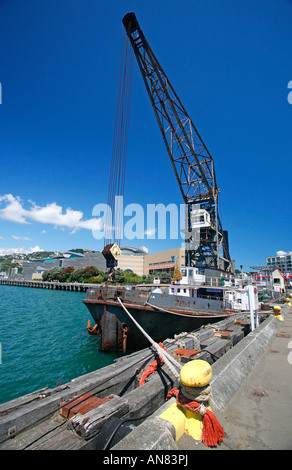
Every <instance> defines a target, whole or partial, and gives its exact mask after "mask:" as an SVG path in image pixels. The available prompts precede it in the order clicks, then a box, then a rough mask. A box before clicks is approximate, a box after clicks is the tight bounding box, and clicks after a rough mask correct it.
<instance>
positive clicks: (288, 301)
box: [286, 297, 292, 307]
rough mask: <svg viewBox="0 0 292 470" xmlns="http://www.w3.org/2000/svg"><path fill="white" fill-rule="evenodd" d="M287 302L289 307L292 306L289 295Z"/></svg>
mask: <svg viewBox="0 0 292 470" xmlns="http://www.w3.org/2000/svg"><path fill="white" fill-rule="evenodd" d="M286 304H288V305H289V307H292V305H291V303H290V298H289V297H287V299H286Z"/></svg>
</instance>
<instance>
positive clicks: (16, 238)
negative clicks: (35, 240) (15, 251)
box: [11, 235, 31, 240]
mask: <svg viewBox="0 0 292 470" xmlns="http://www.w3.org/2000/svg"><path fill="white" fill-rule="evenodd" d="M11 237H12V238H14V240H31V238H29V237H21V236H18V235H11Z"/></svg>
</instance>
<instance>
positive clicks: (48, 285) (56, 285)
mask: <svg viewBox="0 0 292 470" xmlns="http://www.w3.org/2000/svg"><path fill="white" fill-rule="evenodd" d="M0 285H6V286H20V287H34V288H36V289H54V290H69V291H73V292H86V291H87V289H88V288H90V287H98V285H99V284H89V283H81V282H57V281H29V280H28V281H22V280H16V279H0Z"/></svg>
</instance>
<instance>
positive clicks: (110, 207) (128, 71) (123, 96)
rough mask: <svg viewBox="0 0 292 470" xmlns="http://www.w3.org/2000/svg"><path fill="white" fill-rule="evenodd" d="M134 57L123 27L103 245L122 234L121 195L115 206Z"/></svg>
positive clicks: (123, 165) (121, 187) (121, 181)
mask: <svg viewBox="0 0 292 470" xmlns="http://www.w3.org/2000/svg"><path fill="white" fill-rule="evenodd" d="M133 57H134V53H133V49H132V47H131V45H130V41H129V39H128V37H127V34H126V31H124V36H123V46H122V54H121V63H120V73H119V86H118V96H117V103H116V115H115V126H114V135H113V145H112V156H111V167H110V177H109V188H108V200H107V214H106V225H105V229H104V234H105V235H104V238H105V245H108V244H109V243H113V242H115V241H117V240H118V239H120V238H121V234H122V230H121V228H122V221H123V212H122V207H121V199H118V202H119V203H118V204H117V207H115V196H123V195H124V186H125V170H126V157H127V144H128V131H129V118H130V104H131V89H132V77H133V62H134V60H133ZM113 229H114V236H113Z"/></svg>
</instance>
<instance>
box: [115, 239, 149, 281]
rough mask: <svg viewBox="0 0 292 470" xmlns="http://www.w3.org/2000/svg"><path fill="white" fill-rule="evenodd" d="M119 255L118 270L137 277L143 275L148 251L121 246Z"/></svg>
mask: <svg viewBox="0 0 292 470" xmlns="http://www.w3.org/2000/svg"><path fill="white" fill-rule="evenodd" d="M121 251H122V253H121V255H120V256H119V257H118V268H121V269H123V270H124V271H129V272H133V273H135V274H138V276H143V274H144V260H145V255H146V254H147V252H148V250H147V248H145V247H141V248H136V247H133V246H121Z"/></svg>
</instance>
